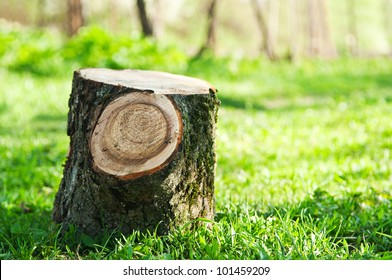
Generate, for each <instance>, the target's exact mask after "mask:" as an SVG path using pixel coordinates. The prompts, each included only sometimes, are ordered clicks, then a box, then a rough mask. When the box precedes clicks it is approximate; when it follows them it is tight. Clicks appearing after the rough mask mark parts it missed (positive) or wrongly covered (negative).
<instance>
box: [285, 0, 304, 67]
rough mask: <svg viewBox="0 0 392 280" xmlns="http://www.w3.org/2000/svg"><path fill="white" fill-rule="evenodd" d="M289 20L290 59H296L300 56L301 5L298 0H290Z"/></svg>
mask: <svg viewBox="0 0 392 280" xmlns="http://www.w3.org/2000/svg"><path fill="white" fill-rule="evenodd" d="M287 4H288V9H287V19H288V20H287V21H288V29H287V31H288V36H287V37H288V40H289V59H290V60H291V61H296V60H297V59H298V56H299V44H300V36H299V34H300V33H299V31H300V28H299V18H300V17H301V16H300V15H299V7H298V3H297V0H288V3H287Z"/></svg>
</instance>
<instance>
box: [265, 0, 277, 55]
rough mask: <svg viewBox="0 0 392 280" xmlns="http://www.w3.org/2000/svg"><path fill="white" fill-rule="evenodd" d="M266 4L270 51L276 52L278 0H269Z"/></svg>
mask: <svg viewBox="0 0 392 280" xmlns="http://www.w3.org/2000/svg"><path fill="white" fill-rule="evenodd" d="M267 4H268V24H267V27H268V35H269V40H270V45H271V49H272V50H274V51H273V52H274V54H275V51H276V46H278V45H279V44H278V41H279V24H280V0H272V1H271V0H270V1H268V2H267Z"/></svg>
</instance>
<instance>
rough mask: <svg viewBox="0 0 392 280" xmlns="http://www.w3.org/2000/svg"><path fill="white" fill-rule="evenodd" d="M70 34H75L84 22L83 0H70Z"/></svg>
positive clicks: (68, 2)
mask: <svg viewBox="0 0 392 280" xmlns="http://www.w3.org/2000/svg"><path fill="white" fill-rule="evenodd" d="M67 5H68V35H69V36H74V35H75V34H76V33H78V31H79V28H80V27H82V26H83V24H84V18H83V12H82V2H81V0H68V1H67Z"/></svg>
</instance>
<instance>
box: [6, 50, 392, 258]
mask: <svg viewBox="0 0 392 280" xmlns="http://www.w3.org/2000/svg"><path fill="white" fill-rule="evenodd" d="M83 44H84V43H83ZM143 52H144V51H143ZM8 57H10V55H9V54H8ZM105 59H106V58H104V59H103V61H105ZM147 60H148V59H147ZM9 61H11V60H9ZM59 61H60V64H59V65H58V66H57V67H59V68H60V69H63V71H62V72H63V73H61V71H58V72H56V73H52V74H48V73H45V71H41V72H39V71H38V72H37V71H35V70H34V69H30V70H28V69H27V70H26V69H25V70H23V69H22V70H23V71H22V70H21V69H20V68H15V67H13V65H15V63H14V64H12V63H11V62H10V63H9V64H7V65H2V67H1V68H0V76H1V78H2V79H1V81H2V82H1V84H0V202H1V204H0V206H1V207H0V242H1V243H0V259H390V258H392V219H391V217H392V154H391V149H392V115H391V107H392V79H391V78H390V77H391V73H392V62H391V61H390V60H387V59H376V60H359V59H357V60H353V59H341V60H336V61H303V62H301V63H299V64H295V65H294V64H290V63H287V62H276V63H270V62H266V61H263V60H246V59H233V58H208V57H206V58H203V59H202V60H198V61H182V63H181V64H180V65H179V66H178V67H177V68H175V67H173V66H170V67H172V69H173V71H174V72H177V73H184V74H186V75H191V76H196V77H200V78H204V79H207V80H209V81H210V82H211V83H213V84H214V85H215V86H216V87H217V88H218V89H219V93H218V96H219V98H220V99H221V101H222V107H221V108H220V111H219V119H218V130H217V146H216V148H217V157H218V164H217V176H216V186H215V187H216V193H215V196H216V217H215V219H214V221H202V223H204V224H206V226H205V227H203V226H202V227H200V228H199V229H197V230H191V229H190V228H191V227H189V225H184V226H183V227H181V228H178V229H175V230H174V231H173V232H171V233H170V234H169V235H165V236H157V235H156V234H155V233H154V232H151V233H145V234H142V233H139V232H135V233H134V234H132V235H130V236H121V235H120V234H119V233H108V235H107V236H104V237H102V238H100V239H96V240H94V239H92V238H91V237H89V236H86V235H82V236H80V235H77V234H76V233H75V230H74V229H72V228H71V229H70V230H68V231H67V232H66V234H65V235H64V236H60V235H59V232H60V226H59V225H54V224H53V223H52V221H51V210H52V207H53V200H54V196H55V193H56V191H57V189H58V185H59V183H60V180H61V177H62V170H63V167H62V164H64V162H65V157H66V154H67V150H68V141H69V139H68V137H67V135H66V119H67V111H68V107H67V106H68V105H67V102H68V97H69V94H70V90H71V79H72V71H71V70H72V69H73V67H74V66H78V67H79V66H84V65H75V64H74V63H75V62H72V63H70V64H67V62H66V61H63V60H61V59H60V58H58V60H57V62H59ZM152 61H154V63H155V61H156V60H155V59H153V60H152ZM40 63H43V62H42V61H40ZM48 63H49V64H50V62H48ZM89 63H91V64H92V66H96V64H94V63H98V62H89ZM165 63H166V62H165ZM16 64H17V63H16ZM91 64H89V66H91ZM40 65H41V66H40V67H41V68H40V69H43V68H42V67H43V65H44V64H40ZM165 65H166V64H163V66H162V69H163V70H167V69H168V68H165V67H166V66H165ZM184 65H185V66H184ZM103 66H105V67H107V65H106V64H104V65H103ZM131 66H132V65H131ZM143 68H149V65H148V63H146V64H145V65H144V67H143ZM151 68H154V69H157V68H159V65H154V67H151ZM190 223H191V222H190Z"/></svg>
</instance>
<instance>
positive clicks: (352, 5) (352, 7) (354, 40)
mask: <svg viewBox="0 0 392 280" xmlns="http://www.w3.org/2000/svg"><path fill="white" fill-rule="evenodd" d="M346 8H347V21H348V34H347V36H346V44H347V47H348V51H349V53H350V54H351V55H355V56H356V55H358V51H359V50H358V32H357V17H356V10H357V4H356V0H347V1H346Z"/></svg>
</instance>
